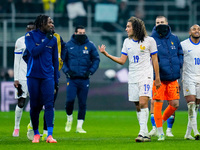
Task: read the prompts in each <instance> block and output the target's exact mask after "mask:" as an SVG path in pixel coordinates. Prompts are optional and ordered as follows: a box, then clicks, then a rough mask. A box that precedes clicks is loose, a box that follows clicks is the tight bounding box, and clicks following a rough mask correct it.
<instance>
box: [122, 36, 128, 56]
mask: <svg viewBox="0 0 200 150" xmlns="http://www.w3.org/2000/svg"><path fill="white" fill-rule="evenodd" d="M126 43H127V42H126V39H125V40H124V43H123V47H122V51H121V54H124V55H126V56H127V54H128V53H127V48H126Z"/></svg>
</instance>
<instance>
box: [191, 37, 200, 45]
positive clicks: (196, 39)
mask: <svg viewBox="0 0 200 150" xmlns="http://www.w3.org/2000/svg"><path fill="white" fill-rule="evenodd" d="M190 39H191V40H192V42H193V43H195V44H197V43H199V38H193V37H190Z"/></svg>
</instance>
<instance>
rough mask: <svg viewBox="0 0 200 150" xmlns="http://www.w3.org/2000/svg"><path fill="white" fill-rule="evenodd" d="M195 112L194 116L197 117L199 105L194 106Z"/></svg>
mask: <svg viewBox="0 0 200 150" xmlns="http://www.w3.org/2000/svg"><path fill="white" fill-rule="evenodd" d="M195 111H196V116H197V115H198V112H199V104H196V108H195Z"/></svg>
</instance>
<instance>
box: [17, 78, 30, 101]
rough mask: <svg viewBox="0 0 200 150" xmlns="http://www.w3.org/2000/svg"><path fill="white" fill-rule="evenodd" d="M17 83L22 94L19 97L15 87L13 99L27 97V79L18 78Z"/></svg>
mask: <svg viewBox="0 0 200 150" xmlns="http://www.w3.org/2000/svg"><path fill="white" fill-rule="evenodd" d="M19 83H20V84H21V85H22V91H23V93H22V95H21V96H20V97H18V96H17V93H18V91H17V89H16V88H15V99H19V98H21V97H23V98H27V96H28V87H27V81H26V80H19Z"/></svg>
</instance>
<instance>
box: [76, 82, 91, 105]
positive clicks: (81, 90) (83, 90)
mask: <svg viewBox="0 0 200 150" xmlns="http://www.w3.org/2000/svg"><path fill="white" fill-rule="evenodd" d="M89 86H90V83H89V79H86V80H82V79H80V83H79V86H78V91H77V97H78V100H79V104H84V105H85V104H86V100H87V96H88V91H89Z"/></svg>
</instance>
